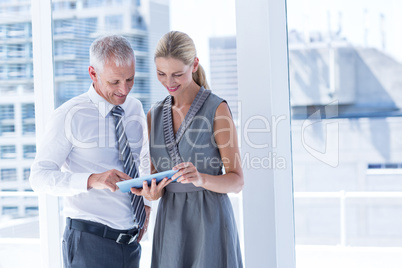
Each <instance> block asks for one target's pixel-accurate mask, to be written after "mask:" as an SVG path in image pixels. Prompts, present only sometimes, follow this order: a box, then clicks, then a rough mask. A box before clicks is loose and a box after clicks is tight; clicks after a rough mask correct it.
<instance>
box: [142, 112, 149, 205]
mask: <svg viewBox="0 0 402 268" xmlns="http://www.w3.org/2000/svg"><path fill="white" fill-rule="evenodd" d="M141 117H142V118H143V120H142V121H143V124H142V125H143V128H142V130H143V133H142V137H143V142H142V147H141V152H140V157H139V158H140V165H139V173H140V176H141V177H142V176H147V175H150V174H151V165H150V157H149V142H148V128H147V123H146V117H145V114H144V111H143V109H142V107H141ZM143 199H144V205H146V206H149V207H152V202H151V201H149V200H147V199H146V198H143Z"/></svg>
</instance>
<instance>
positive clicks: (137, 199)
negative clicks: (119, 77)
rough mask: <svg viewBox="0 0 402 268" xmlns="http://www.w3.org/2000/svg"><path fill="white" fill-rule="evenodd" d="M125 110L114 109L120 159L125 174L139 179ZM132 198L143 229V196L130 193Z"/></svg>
mask: <svg viewBox="0 0 402 268" xmlns="http://www.w3.org/2000/svg"><path fill="white" fill-rule="evenodd" d="M123 114H124V110H123V108H121V107H120V106H115V107H114V108H113V109H112V115H113V117H114V124H115V129H116V139H117V143H118V146H119V158H120V160H121V161H122V163H123V167H124V172H125V173H126V174H127V175H128V176H130V177H131V178H137V177H138V170H137V168H136V167H135V162H134V157H133V154H132V153H131V149H130V144H129V143H128V140H127V136H126V133H124V126H123ZM129 194H130V197H131V205H132V206H133V210H134V217H135V221H136V222H137V223H138V228H139V229H141V228H142V227H143V225H144V222H145V216H146V215H145V208H144V200H143V199H142V196H137V195H135V194H133V193H131V192H130V193H129Z"/></svg>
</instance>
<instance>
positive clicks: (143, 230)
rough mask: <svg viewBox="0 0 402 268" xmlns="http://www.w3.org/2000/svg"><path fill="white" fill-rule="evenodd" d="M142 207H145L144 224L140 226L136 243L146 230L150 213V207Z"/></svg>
mask: <svg viewBox="0 0 402 268" xmlns="http://www.w3.org/2000/svg"><path fill="white" fill-rule="evenodd" d="M144 207H145V222H144V226H143V227H142V229H141V230H140V233H139V235H138V238H137V242H138V243H140V241H141V239H142V237H143V236H144V234H145V233H146V232H147V230H148V223H149V216H150V215H151V207H148V206H144Z"/></svg>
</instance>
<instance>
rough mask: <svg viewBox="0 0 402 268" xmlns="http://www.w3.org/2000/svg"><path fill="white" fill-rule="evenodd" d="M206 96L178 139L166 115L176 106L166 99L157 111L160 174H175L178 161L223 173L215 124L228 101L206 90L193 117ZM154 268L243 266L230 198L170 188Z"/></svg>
mask: <svg viewBox="0 0 402 268" xmlns="http://www.w3.org/2000/svg"><path fill="white" fill-rule="evenodd" d="M204 93H208V96H207V98H206V99H205V101H204V102H203V104H202V105H201V107H196V110H197V112H196V113H195V114H194V116H193V118H192V119H191V118H190V119H189V118H188V116H186V118H185V120H184V122H183V123H182V125H181V126H180V128H179V130H178V132H177V135H178V136H176V135H175V134H174V133H173V127H171V128H170V127H166V126H167V125H166V123H167V122H168V123H169V124H172V118H171V112H170V113H166V111H167V110H169V109H171V102H169V100H168V99H165V101H162V102H160V103H158V104H156V105H155V106H154V107H153V108H152V110H151V117H152V125H151V133H150V135H151V138H150V153H151V159H152V163H153V165H154V167H155V168H156V169H157V171H158V172H162V171H166V170H170V169H172V167H173V166H175V164H177V163H178V162H192V163H193V164H194V165H195V166H196V167H197V169H198V171H199V172H200V173H206V174H210V175H221V174H222V168H223V163H222V159H221V156H220V153H219V150H218V148H217V145H216V143H215V139H214V136H213V132H214V130H213V122H214V116H215V112H216V109H217V107H218V106H219V104H221V103H222V102H223V101H224V100H223V99H221V98H219V97H218V96H216V95H214V94H213V93H210V91H208V90H205V89H204V88H203V87H201V89H200V92H199V93H198V95H197V97H196V98H195V100H194V102H193V104H192V107H191V108H190V111H189V112H188V113H191V112H192V111H193V112H194V109H193V108H194V107H193V106H197V105H198V106H200V105H199V104H200V99H202V96H203V95H204ZM204 96H205V95H204ZM167 98H171V96H168V97H167ZM170 101H171V99H170ZM201 102H202V101H201ZM169 105H170V107H169ZM164 107H165V109H164ZM164 110H165V112H164ZM186 120H187V121H186ZM164 123H165V127H164ZM169 136H170V138H172V137H173V138H174V142H173V143H174V144H173V145H174V146H176V148H174V149H176V150H177V152H178V155H177V154H176V155H175V156H174V154H172V152H171V151H170V152H169V149H170V150H172V148H171V147H172V146H171V145H172V144H170V146H169V148H168V146H167V144H166V143H167V142H169ZM175 158H176V159H175ZM216 179H219V178H216ZM151 267H152V268H181V267H182V268H189V267H194V268H195V267H197V268H202V267H208V268H211V267H212V268H213V267H230V268H236V267H243V263H242V257H241V251H240V243H239V238H238V233H237V227H236V222H235V218H234V215H233V209H232V205H231V203H230V200H229V198H228V196H227V194H220V193H215V192H212V191H209V190H205V189H203V188H201V187H196V186H194V185H193V184H181V183H176V182H173V183H171V184H169V185H168V186H167V187H166V191H165V194H164V195H163V197H162V198H161V200H160V202H159V207H158V212H157V219H156V225H155V231H154V238H153V249H152V265H151Z"/></svg>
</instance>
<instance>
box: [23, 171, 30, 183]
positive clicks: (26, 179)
mask: <svg viewBox="0 0 402 268" xmlns="http://www.w3.org/2000/svg"><path fill="white" fill-rule="evenodd" d="M30 174H31V169H30V168H24V177H23V178H24V181H28V180H29V175H30Z"/></svg>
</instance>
